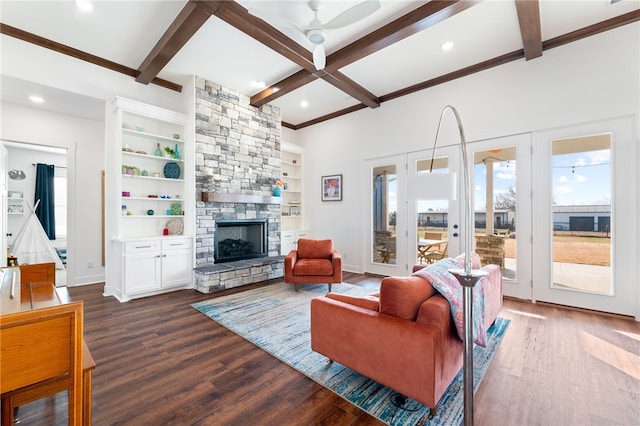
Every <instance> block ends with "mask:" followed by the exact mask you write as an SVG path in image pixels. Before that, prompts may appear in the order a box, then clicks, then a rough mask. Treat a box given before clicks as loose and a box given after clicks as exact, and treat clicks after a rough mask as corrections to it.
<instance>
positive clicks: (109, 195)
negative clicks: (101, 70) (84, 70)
mask: <svg viewBox="0 0 640 426" xmlns="http://www.w3.org/2000/svg"><path fill="white" fill-rule="evenodd" d="M187 123H188V120H187V116H186V115H185V114H182V113H178V112H175V111H170V110H167V109H164V108H158V107H155V106H153V105H148V104H144V103H141V102H137V101H133V100H129V99H125V98H120V97H118V98H116V99H114V100H113V102H112V103H111V111H110V114H107V120H106V127H107V143H106V162H107V164H106V171H105V194H106V196H105V200H106V202H105V232H106V236H107V249H106V270H105V281H106V282H105V295H113V296H115V297H116V298H118V299H119V300H121V301H125V300H129V299H131V298H133V297H142V296H147V295H150V294H157V293H160V292H163V291H169V290H173V289H177V288H190V287H192V285H193V280H192V276H193V265H194V259H193V257H194V255H193V249H192V246H193V234H194V228H195V223H194V222H195V221H194V214H195V176H194V165H193V164H194V157H195V152H194V148H193V146H194V142H193V127H192V126H188V125H187Z"/></svg>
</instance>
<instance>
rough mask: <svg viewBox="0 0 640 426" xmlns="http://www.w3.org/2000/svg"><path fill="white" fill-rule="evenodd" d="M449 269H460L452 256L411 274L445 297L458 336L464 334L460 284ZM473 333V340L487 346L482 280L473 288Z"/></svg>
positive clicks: (460, 336)
mask: <svg viewBox="0 0 640 426" xmlns="http://www.w3.org/2000/svg"><path fill="white" fill-rule="evenodd" d="M449 269H460V263H458V261H457V260H455V259H453V258H447V259H443V260H440V261H438V262H436V263H434V264H433V265H429V266H428V267H426V268H424V269H421V270H419V271H417V272H415V273H414V274H413V275H414V276H418V277H422V278H424V279H426V280H427V281H429V283H430V284H431V285H432V286H433V287H434V288H435V289H436V290H437V291H438V292H439V293H440V294H442V296H443V297H444V298H445V299H447V301H448V302H449V305H450V306H451V316H452V318H453V322H454V324H455V326H456V331H457V332H458V337H459V338H460V340H463V336H464V324H463V322H464V321H463V315H464V306H463V305H462V292H463V290H462V285H460V282H458V279H457V278H456V277H455V276H454V275H453V274H452V273H451V272H449ZM473 334H474V342H475V343H476V344H478V345H480V346H483V347H486V346H487V330H486V329H485V327H484V289H483V286H482V280H480V281H479V282H478V284H476V286H475V287H474V288H473Z"/></svg>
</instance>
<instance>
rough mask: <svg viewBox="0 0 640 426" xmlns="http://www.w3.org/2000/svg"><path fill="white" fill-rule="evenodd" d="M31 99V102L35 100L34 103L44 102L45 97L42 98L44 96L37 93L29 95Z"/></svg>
mask: <svg viewBox="0 0 640 426" xmlns="http://www.w3.org/2000/svg"><path fill="white" fill-rule="evenodd" d="M29 100H31V102H33V103H34V104H41V103H43V102H44V99H42V97H40V96H37V95H31V96H29Z"/></svg>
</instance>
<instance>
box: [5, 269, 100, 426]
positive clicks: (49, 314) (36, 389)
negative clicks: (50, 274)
mask: <svg viewBox="0 0 640 426" xmlns="http://www.w3.org/2000/svg"><path fill="white" fill-rule="evenodd" d="M10 269H15V270H17V269H18V268H10ZM14 277H15V278H14ZM0 280H1V281H0V284H1V287H0V290H1V291H0V324H1V328H0V332H1V333H2V334H1V336H0V344H1V345H2V352H1V353H0V356H1V358H2V359H1V360H0V364H2V365H1V367H2V372H1V375H2V377H1V378H0V392H1V393H2V394H1V399H2V423H3V424H8V425H10V424H13V415H14V407H19V406H20V405H24V404H27V403H29V402H32V401H35V400H37V399H40V398H44V397H46V396H51V395H54V394H55V393H58V392H60V391H63V390H69V424H74V425H75V424H78V425H79V424H84V425H90V424H91V398H92V396H91V388H92V383H91V382H92V371H93V369H94V368H95V362H94V360H93V358H92V356H91V353H90V352H89V348H88V347H87V345H86V343H85V342H84V339H83V338H82V314H83V303H82V302H72V301H71V299H70V297H69V293H68V291H67V289H66V288H56V287H55V285H54V284H53V283H51V282H30V283H29V282H27V283H24V282H23V283H22V284H20V283H19V281H20V280H19V273H17V272H16V271H9V270H7V269H4V270H3V272H2V276H1V277H0ZM42 336H46V338H42ZM80 343H81V344H80ZM56 355H58V356H56Z"/></svg>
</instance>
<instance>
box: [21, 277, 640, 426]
mask: <svg viewBox="0 0 640 426" xmlns="http://www.w3.org/2000/svg"><path fill="white" fill-rule="evenodd" d="M344 280H345V281H346V282H350V283H354V284H358V285H362V286H365V287H369V288H376V287H377V286H378V284H379V281H380V278H379V277H375V276H368V275H358V274H349V273H346V274H345V276H344ZM244 288H247V287H244ZM244 288H243V289H244ZM70 292H71V295H72V297H73V298H74V299H76V300H80V299H82V300H84V302H85V306H84V309H85V338H86V340H87V343H88V345H89V347H90V349H91V353H92V354H93V357H94V359H95V361H96V363H97V368H96V370H95V373H94V386H93V422H94V424H95V425H116V424H120V425H170V424H174V425H251V424H254V425H323V424H326V425H373V424H376V425H377V424H380V422H378V421H377V420H376V419H374V418H372V417H371V416H369V415H368V414H366V413H364V412H362V411H360V410H359V409H357V408H356V407H354V406H353V405H351V404H350V403H348V402H346V401H344V400H342V399H341V398H339V397H337V396H336V395H335V394H334V393H333V392H331V391H329V390H327V389H325V388H323V387H322V386H320V385H318V384H316V383H315V382H313V381H312V380H310V379H308V378H306V377H305V376H303V375H302V374H300V373H298V372H297V371H295V370H294V369H292V368H291V367H289V366H287V365H286V364H284V363H282V362H280V361H278V360H277V359H275V358H274V357H272V356H271V355H269V354H267V353H266V352H264V351H262V350H260V349H258V348H257V347H255V346H254V345H253V344H251V343H249V342H247V341H245V340H244V339H242V338H240V337H238V336H237V335H235V334H233V333H231V332H229V331H228V330H227V329H225V328H224V327H222V326H220V325H218V324H217V323H216V322H214V321H211V320H210V319H208V318H207V317H205V316H204V315H202V314H201V313H199V312H197V311H196V310H195V309H193V308H191V307H190V306H189V305H190V304H191V303H193V302H195V301H199V300H204V299H208V298H211V297H216V296H218V295H221V294H224V293H217V294H216V295H203V294H200V293H197V292H195V291H190V290H188V291H187V290H185V291H177V292H173V293H169V294H165V295H160V296H154V297H149V298H144V299H139V300H133V301H130V302H127V303H119V302H118V301H116V300H115V299H114V298H112V297H108V298H105V297H103V296H102V285H90V286H84V287H75V288H70ZM501 316H502V317H505V318H508V319H510V320H511V325H510V326H509V329H508V330H507V333H506V335H505V338H504V340H503V342H502V344H501V346H500V348H499V350H498V352H497V354H496V357H495V359H494V360H493V362H492V364H491V366H490V368H489V371H488V372H487V374H486V376H485V378H484V379H483V381H482V384H481V385H480V389H479V390H478V392H477V393H476V397H475V414H474V417H475V423H476V424H477V425H560V424H564V425H590V424H594V425H595V424H618V425H639V424H640V324H639V323H636V322H633V321H631V320H629V319H626V318H620V317H612V316H603V315H599V314H594V313H590V312H583V311H575V310H568V309H564V308H561V307H556V306H547V305H542V304H535V305H534V304H530V303H528V302H523V301H517V300H509V299H507V300H505V307H504V309H503V311H502V313H501ZM18 417H19V418H20V419H21V422H22V423H21V424H22V425H53V424H56V425H58V424H60V425H63V424H66V405H65V397H64V395H63V394H58V396H56V397H52V398H45V399H43V400H40V401H37V402H34V403H32V404H29V405H27V406H24V407H21V408H20V411H19V416H18Z"/></svg>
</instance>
